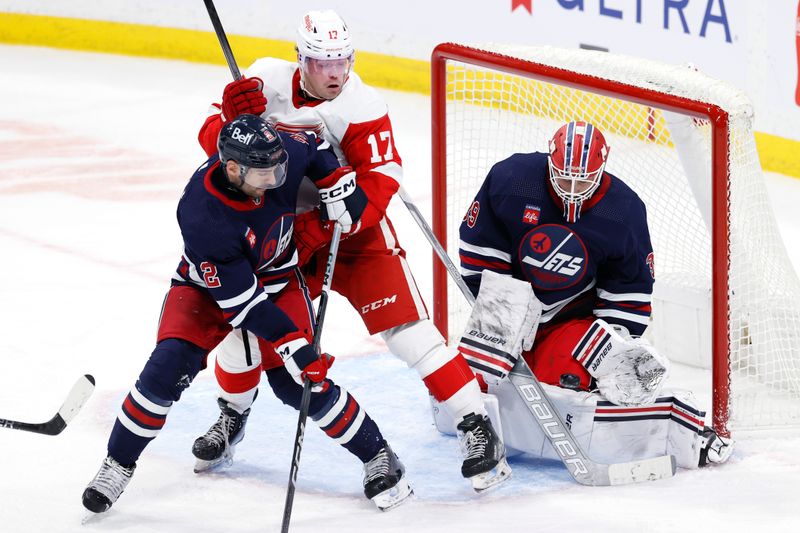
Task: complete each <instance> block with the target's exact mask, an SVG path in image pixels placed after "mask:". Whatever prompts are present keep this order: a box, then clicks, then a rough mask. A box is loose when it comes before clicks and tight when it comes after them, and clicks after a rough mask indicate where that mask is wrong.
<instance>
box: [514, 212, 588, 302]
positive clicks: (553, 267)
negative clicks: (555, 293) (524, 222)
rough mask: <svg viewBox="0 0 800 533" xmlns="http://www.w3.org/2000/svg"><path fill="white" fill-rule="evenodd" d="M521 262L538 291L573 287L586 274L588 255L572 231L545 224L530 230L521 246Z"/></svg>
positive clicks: (526, 274)
mask: <svg viewBox="0 0 800 533" xmlns="http://www.w3.org/2000/svg"><path fill="white" fill-rule="evenodd" d="M519 260H520V262H521V263H522V265H521V266H522V270H523V272H525V276H526V277H527V278H528V281H530V282H531V283H532V284H533V287H534V288H535V289H542V290H560V289H566V288H569V287H572V286H573V285H575V284H576V283H578V282H579V281H580V280H581V279H582V278H583V276H584V274H586V270H587V262H588V253H587V251H586V246H585V245H584V244H583V241H581V238H580V237H579V236H578V235H577V234H576V233H575V232H573V231H572V230H571V229H569V228H567V227H565V226H560V225H558V224H545V225H543V226H539V227H538V228H536V229H532V230H530V231H529V232H528V233H527V234H525V237H523V239H522V242H521V243H520V245H519Z"/></svg>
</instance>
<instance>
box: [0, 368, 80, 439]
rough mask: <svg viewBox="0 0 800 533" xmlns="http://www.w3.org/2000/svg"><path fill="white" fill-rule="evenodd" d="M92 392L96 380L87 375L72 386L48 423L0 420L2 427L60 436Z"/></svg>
mask: <svg viewBox="0 0 800 533" xmlns="http://www.w3.org/2000/svg"><path fill="white" fill-rule="evenodd" d="M92 391H94V378H93V377H92V376H90V375H89V374H86V375H85V376H82V377H81V378H80V379H78V381H76V382H75V385H73V386H72V390H71V391H69V395H67V399H66V400H64V404H63V405H62V406H61V408H60V409H59V410H58V412H57V413H56V414H55V416H54V417H53V418H51V419H50V420H48V421H47V422H42V423H40V424H32V423H29V422H16V421H14V420H6V419H5V418H0V427H4V428H8V429H19V430H22V431H30V432H32V433H39V434H41V435H58V434H59V433H61V432H62V431H64V428H66V427H67V424H69V423H70V422H71V421H72V419H73V418H75V415H77V414H78V411H80V410H81V407H83V404H84V403H86V400H88V399H89V396H91V395H92Z"/></svg>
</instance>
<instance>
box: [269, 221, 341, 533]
mask: <svg viewBox="0 0 800 533" xmlns="http://www.w3.org/2000/svg"><path fill="white" fill-rule="evenodd" d="M341 236H342V225H341V224H339V223H338V222H337V223H336V224H335V225H334V227H333V238H332V239H331V246H330V248H329V250H328V262H327V263H326V265H325V277H324V278H323V279H322V293H321V294H320V296H319V307H318V308H317V320H316V322H317V323H316V328H315V330H314V350H315V351H316V352H317V353H320V352H319V346H320V339H321V338H322V324H323V323H324V322H325V311H326V310H327V309H328V293H329V292H330V290H331V283H332V282H333V269H334V267H335V266H336V254H337V253H338V251H339V240H340V239H341ZM323 357H324V356H323ZM310 403H311V380H309V379H306V380H305V381H304V382H303V397H302V399H301V400H300V414H299V416H298V418H297V433H296V434H295V437H294V450H293V452H292V466H291V468H290V469H289V486H288V487H287V489H286V502H285V503H284V506H283V523H282V524H281V533H287V532H288V531H289V521H290V520H291V518H292V504H293V503H294V491H295V485H296V483H297V469H298V468H299V467H300V452H301V451H303V435H305V432H306V418H308V406H309V404H310Z"/></svg>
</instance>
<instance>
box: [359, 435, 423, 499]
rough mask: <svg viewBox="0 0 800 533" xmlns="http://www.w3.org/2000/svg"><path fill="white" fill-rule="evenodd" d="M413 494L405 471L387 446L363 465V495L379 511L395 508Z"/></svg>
mask: <svg viewBox="0 0 800 533" xmlns="http://www.w3.org/2000/svg"><path fill="white" fill-rule="evenodd" d="M413 494H414V491H413V490H412V489H411V487H410V486H409V485H408V482H407V481H406V469H405V467H404V466H403V463H401V462H400V459H398V458H397V455H395V453H394V452H393V451H392V449H391V448H390V447H389V445H388V444H387V445H386V446H385V447H384V448H382V449H381V451H379V452H378V453H377V454H376V455H375V457H373V458H372V459H371V460H370V461H369V462H367V463H365V464H364V495H365V496H366V497H367V498H369V499H370V500H372V501H373V502H374V503H375V505H376V506H377V507H378V509H380V510H381V511H388V510H389V509H392V508H394V507H397V506H398V505H400V504H401V503H403V502H404V501H406V500H407V499H408V498H409V497H410V496H412V495H413Z"/></svg>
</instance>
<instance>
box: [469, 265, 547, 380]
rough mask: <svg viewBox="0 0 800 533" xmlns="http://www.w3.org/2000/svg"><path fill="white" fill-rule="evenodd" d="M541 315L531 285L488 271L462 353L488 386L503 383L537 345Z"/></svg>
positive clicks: (483, 273)
mask: <svg viewBox="0 0 800 533" xmlns="http://www.w3.org/2000/svg"><path fill="white" fill-rule="evenodd" d="M541 315H542V304H541V302H540V301H539V299H538V298H536V295H535V294H534V293H533V288H532V287H531V285H530V283H527V282H525V281H521V280H518V279H514V278H512V277H510V276H504V275H502V274H498V273H496V272H492V271H491V270H484V271H483V272H482V274H481V288H480V291H479V292H478V298H477V299H476V300H475V305H474V307H473V308H472V314H471V315H470V317H469V320H468V321H467V326H466V328H464V335H463V336H462V337H461V341H460V342H459V344H458V351H459V352H461V354H462V355H463V356H464V358H465V359H466V360H467V364H469V366H470V367H471V368H472V370H473V371H474V372H475V373H476V374H479V375H481V376H482V377H483V379H484V380H485V381H486V383H492V384H496V383H499V382H500V381H501V380H502V379H503V378H505V377H506V376H507V375H508V373H509V371H511V369H512V368H513V367H514V363H516V362H517V359H518V358H519V356H520V354H521V353H522V352H523V350H530V349H531V347H532V346H533V339H534V337H536V330H537V328H538V327H539V318H540V317H541Z"/></svg>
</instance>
